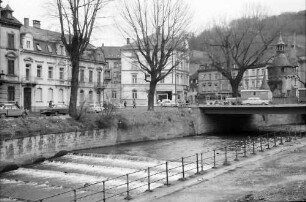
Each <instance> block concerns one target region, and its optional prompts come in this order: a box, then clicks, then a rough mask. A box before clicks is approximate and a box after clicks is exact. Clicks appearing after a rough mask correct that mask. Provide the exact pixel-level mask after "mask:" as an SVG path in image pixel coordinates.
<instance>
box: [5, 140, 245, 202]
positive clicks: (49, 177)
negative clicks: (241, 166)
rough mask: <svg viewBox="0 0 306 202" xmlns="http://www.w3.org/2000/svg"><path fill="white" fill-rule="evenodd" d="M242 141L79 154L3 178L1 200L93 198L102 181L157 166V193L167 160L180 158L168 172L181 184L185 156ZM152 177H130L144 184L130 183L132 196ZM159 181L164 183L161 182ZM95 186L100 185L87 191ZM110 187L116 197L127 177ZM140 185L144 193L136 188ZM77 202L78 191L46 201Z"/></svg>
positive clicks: (143, 146)
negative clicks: (75, 201)
mask: <svg viewBox="0 0 306 202" xmlns="http://www.w3.org/2000/svg"><path fill="white" fill-rule="evenodd" d="M241 137H243V136H235V135H226V136H222V135H218V136H214V135H205V136H196V137H185V138H177V139H171V140H160V141H150V142H140V143H130V144H123V145H118V146H111V147H104V148H95V149H87V150H81V151H76V152H74V153H70V154H67V155H65V156H62V157H57V158H54V159H50V160H47V161H44V162H42V163H39V164H35V165H31V166H28V167H23V168H19V169H18V170H14V171H10V172H7V173H3V174H1V175H0V195H1V197H0V201H23V200H32V201H35V200H37V199H41V198H45V197H48V196H51V195H55V194H58V193H63V192H65V191H69V190H72V189H75V188H78V187H83V189H80V190H77V192H76V194H77V196H78V197H82V196H85V195H91V194H93V193H95V192H99V191H101V189H102V184H101V183H99V182H102V181H103V180H108V179H110V178H115V177H117V176H122V175H125V174H127V173H133V172H136V171H137V170H141V169H147V168H148V167H154V166H156V167H154V168H152V170H151V172H152V173H155V175H154V176H152V177H151V178H152V179H150V180H152V181H154V179H157V180H156V182H154V183H152V184H151V187H150V188H151V189H154V188H156V187H160V186H163V184H164V183H165V173H163V172H164V171H165V167H164V163H165V161H167V160H172V159H177V160H175V161H173V162H171V163H169V170H170V169H171V171H169V173H170V174H171V173H172V176H170V177H169V180H170V181H174V180H178V179H179V178H181V176H180V174H179V173H180V172H181V170H180V169H181V168H179V167H178V166H179V165H181V163H180V160H179V159H180V157H186V156H192V157H191V158H192V159H193V160H194V159H195V156H194V155H195V154H196V153H199V154H200V153H203V157H204V156H205V157H208V156H209V157H212V155H213V153H212V152H213V151H212V150H213V149H214V148H224V146H225V145H227V144H232V143H233V142H237V141H240V140H241ZM218 154H219V153H218ZM186 159H188V158H186ZM186 162H188V160H186ZM157 165H159V166H157ZM188 166H190V168H191V166H194V164H190V165H186V167H185V169H186V174H188V173H189V174H190V173H194V172H195V171H194V170H191V171H187V170H188V168H189V167H188ZM175 167H177V168H175ZM204 167H205V166H204ZM210 167H211V166H208V165H206V167H205V168H206V169H209V168H210ZM193 168H195V167H193ZM147 172H148V170H143V171H141V172H137V173H135V174H131V175H130V176H129V177H130V178H129V180H130V181H132V180H133V179H141V180H139V181H136V182H134V183H133V184H132V183H131V184H130V188H131V189H132V188H133V187H134V188H135V190H134V192H133V193H132V194H134V195H137V194H139V193H141V192H144V191H145V190H146V189H147V186H146V184H147V181H146V180H147V179H144V178H146V176H147ZM159 179H162V180H160V181H158V180H159ZM94 183H97V184H96V185H93V186H88V185H91V184H94ZM106 183H107V185H106V186H114V187H115V188H113V189H112V190H110V191H112V192H113V191H114V190H115V189H116V191H117V192H116V191H115V192H113V193H120V192H121V191H124V190H125V189H126V188H125V187H126V186H125V185H124V183H126V178H125V176H123V177H118V178H117V179H115V180H109V181H107V182H106ZM116 186H118V187H116ZM139 186H140V188H137V189H136V187H139ZM141 186H142V187H141ZM101 194H102V193H101V192H100V193H98V194H96V196H95V197H94V198H88V197H85V198H83V199H82V200H78V201H103V200H101V199H102V197H103V196H102V195H101ZM124 196H125V195H124V194H119V196H117V198H111V199H108V200H106V201H112V200H113V201H118V200H119V199H118V197H119V198H120V199H122V200H123V198H124ZM72 197H73V192H69V193H67V194H64V195H60V196H58V197H56V198H51V199H48V200H44V202H45V201H69V200H71V199H72Z"/></svg>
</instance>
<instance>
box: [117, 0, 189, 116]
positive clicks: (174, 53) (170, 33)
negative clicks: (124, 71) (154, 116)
mask: <svg viewBox="0 0 306 202" xmlns="http://www.w3.org/2000/svg"><path fill="white" fill-rule="evenodd" d="M188 10H189V7H188V5H187V4H185V3H184V1H183V0H123V11H122V17H123V19H124V22H125V25H126V26H125V27H122V29H123V31H124V32H125V33H126V34H127V35H128V36H129V38H130V39H131V43H130V44H129V45H130V47H129V49H130V50H132V51H133V52H134V55H135V58H136V59H135V60H136V61H137V62H138V63H139V65H140V69H141V70H142V71H143V72H144V73H145V74H146V75H149V76H150V80H149V79H145V80H146V81H147V82H149V83H150V88H149V92H148V110H154V94H155V89H156V85H157V83H158V82H159V81H161V80H162V79H164V78H165V77H166V76H167V75H168V74H169V73H170V72H171V71H172V70H173V69H174V68H175V67H176V66H177V65H178V62H173V61H174V60H176V61H177V58H178V54H179V53H183V52H184V41H185V37H186V32H185V29H186V28H187V25H188V22H189V20H190V18H189V16H188V15H189V12H188Z"/></svg>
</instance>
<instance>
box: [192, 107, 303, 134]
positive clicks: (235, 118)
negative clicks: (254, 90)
mask: <svg viewBox="0 0 306 202" xmlns="http://www.w3.org/2000/svg"><path fill="white" fill-rule="evenodd" d="M198 107H199V109H200V111H201V114H202V119H203V120H204V121H203V124H208V126H209V128H210V131H211V132H213V133H240V132H241V133H245V132H251V131H253V132H254V131H258V129H259V128H260V127H264V126H270V125H282V124H295V123H297V124H300V123H305V122H306V105H304V104H303V105H302V104H286V105H199V106H198Z"/></svg>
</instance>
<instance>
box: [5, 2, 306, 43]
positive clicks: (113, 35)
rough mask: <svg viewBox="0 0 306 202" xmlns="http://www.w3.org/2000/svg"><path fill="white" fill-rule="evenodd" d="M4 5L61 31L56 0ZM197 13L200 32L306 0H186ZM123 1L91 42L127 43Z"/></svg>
mask: <svg viewBox="0 0 306 202" xmlns="http://www.w3.org/2000/svg"><path fill="white" fill-rule="evenodd" d="M2 1H3V3H2V7H5V6H6V5H7V4H9V5H10V7H11V8H12V9H13V10H14V13H13V15H14V16H15V17H16V18H17V19H18V20H19V21H20V22H21V23H23V19H24V18H29V19H30V25H31V22H32V20H40V21H41V28H42V29H50V30H53V31H59V23H58V21H57V20H56V19H53V18H52V17H51V15H50V11H51V9H50V6H49V4H48V2H50V1H54V2H55V1H56V0H2ZM186 1H187V2H188V3H189V4H190V9H191V12H192V13H193V18H192V23H191V24H190V28H189V29H190V30H189V31H191V32H195V33H196V34H197V33H200V32H201V31H202V30H203V29H205V28H206V27H208V26H209V25H210V24H211V22H212V21H213V20H215V19H220V18H222V19H227V20H231V19H235V18H239V17H240V15H241V13H242V12H244V9H245V8H246V6H247V5H255V6H258V5H260V6H261V7H262V8H264V10H265V11H266V12H267V13H268V14H269V15H278V14H280V13H282V12H297V11H301V10H305V9H306V5H305V2H306V1H305V0H186ZM118 6H120V4H116V2H115V3H113V4H111V5H109V6H108V7H107V8H106V9H104V10H102V12H104V16H105V17H106V18H102V19H99V20H98V21H97V25H98V26H97V28H96V29H95V30H94V33H93V36H92V38H91V43H92V44H93V45H95V46H101V45H102V44H104V45H105V46H121V45H124V43H125V41H126V40H125V39H124V36H123V35H122V34H121V33H120V32H119V31H118V30H117V25H116V22H118V20H116V19H115V18H116V16H118V15H119V13H118V10H119V9H118Z"/></svg>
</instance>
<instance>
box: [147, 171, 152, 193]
mask: <svg viewBox="0 0 306 202" xmlns="http://www.w3.org/2000/svg"><path fill="white" fill-rule="evenodd" d="M150 186H151V181H150V167H148V190H147V191H149V192H151V191H152V190H151V187H150Z"/></svg>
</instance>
